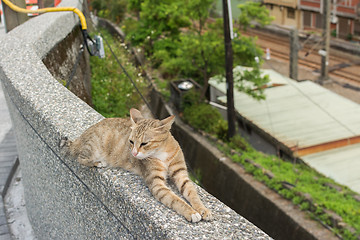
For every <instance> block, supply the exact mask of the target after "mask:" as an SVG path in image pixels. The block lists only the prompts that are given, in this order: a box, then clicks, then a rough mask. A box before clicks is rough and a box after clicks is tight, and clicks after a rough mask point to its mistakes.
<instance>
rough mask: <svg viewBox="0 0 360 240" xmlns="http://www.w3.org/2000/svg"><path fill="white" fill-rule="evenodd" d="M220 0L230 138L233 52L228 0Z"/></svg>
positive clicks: (233, 116)
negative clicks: (221, 3) (221, 5)
mask: <svg viewBox="0 0 360 240" xmlns="http://www.w3.org/2000/svg"><path fill="white" fill-rule="evenodd" d="M222 2H223V18H224V43H225V72H226V100H227V120H228V138H229V139H230V138H232V137H233V136H234V135H235V108H234V78H233V52H232V45H231V36H230V22H229V6H228V0H222ZM231 21H232V20H231Z"/></svg>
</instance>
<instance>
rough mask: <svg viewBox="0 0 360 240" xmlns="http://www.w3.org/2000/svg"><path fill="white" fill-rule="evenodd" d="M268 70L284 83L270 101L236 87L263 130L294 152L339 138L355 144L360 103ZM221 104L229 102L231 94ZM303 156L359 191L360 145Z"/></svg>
mask: <svg viewBox="0 0 360 240" xmlns="http://www.w3.org/2000/svg"><path fill="white" fill-rule="evenodd" d="M242 69H243V68H238V70H237V71H241V70H242ZM234 71H235V69H234ZM264 72H266V73H267V74H269V77H270V79H271V83H280V84H283V85H282V86H278V87H272V88H267V89H265V95H266V100H261V101H257V100H255V99H253V98H252V97H250V96H248V95H246V94H245V93H242V92H238V91H237V90H236V89H234V101H235V108H236V110H237V112H239V114H241V115H242V116H243V117H245V118H247V119H248V120H249V121H251V122H253V123H254V124H255V125H257V126H258V127H259V128H261V129H262V130H263V131H265V132H267V133H268V134H270V135H271V136H273V137H274V138H276V139H277V140H278V141H280V142H282V143H283V144H285V145H286V146H288V147H289V148H290V149H296V148H298V149H301V148H308V147H312V146H317V145H321V144H325V143H332V142H335V143H336V142H337V141H339V140H344V141H345V143H350V142H351V141H350V139H351V138H354V137H357V136H360V105H359V104H357V103H355V102H352V101H351V100H348V99H346V98H344V97H342V96H340V95H338V94H336V93H333V92H331V91H329V90H327V89H325V88H323V87H321V86H319V85H317V84H316V83H313V82H311V81H304V82H296V81H294V80H292V79H289V78H287V77H284V76H282V75H280V74H278V73H276V72H275V71H273V70H264ZM218 80H219V77H214V78H212V79H210V80H209V83H210V85H211V86H213V87H215V88H216V89H218V90H220V91H221V92H223V93H224V95H225V93H226V85H225V83H224V82H221V83H219V81H218ZM218 100H219V101H221V102H224V103H225V102H226V96H221V97H218ZM295 152H296V151H295ZM301 158H302V160H304V161H305V162H306V163H308V164H309V165H310V166H312V167H313V168H315V169H316V170H318V171H319V172H321V173H323V174H324V175H326V176H329V177H331V178H333V179H334V180H335V181H337V182H338V183H341V184H345V185H347V186H349V187H350V188H352V189H353V190H355V191H357V192H360V174H359V172H360V143H356V144H352V145H348V146H342V147H337V148H334V149H331V150H322V151H320V152H317V153H312V154H309V155H305V156H302V157H301Z"/></svg>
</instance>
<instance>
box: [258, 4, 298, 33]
mask: <svg viewBox="0 0 360 240" xmlns="http://www.w3.org/2000/svg"><path fill="white" fill-rule="evenodd" d="M263 3H264V4H265V5H266V7H267V9H268V10H269V12H270V15H271V16H273V17H274V18H275V20H274V21H273V23H274V24H277V25H281V26H286V27H296V28H298V29H302V21H301V11H300V9H299V7H298V0H264V1H263Z"/></svg>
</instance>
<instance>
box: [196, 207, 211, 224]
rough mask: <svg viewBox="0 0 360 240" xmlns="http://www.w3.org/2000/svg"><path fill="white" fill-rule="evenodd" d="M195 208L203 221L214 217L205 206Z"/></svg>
mask: <svg viewBox="0 0 360 240" xmlns="http://www.w3.org/2000/svg"><path fill="white" fill-rule="evenodd" d="M195 210H196V211H197V212H199V213H200V215H201V217H202V219H204V220H205V221H211V220H213V219H214V217H213V215H212V212H211V211H210V210H209V209H207V208H206V207H200V208H199V209H195Z"/></svg>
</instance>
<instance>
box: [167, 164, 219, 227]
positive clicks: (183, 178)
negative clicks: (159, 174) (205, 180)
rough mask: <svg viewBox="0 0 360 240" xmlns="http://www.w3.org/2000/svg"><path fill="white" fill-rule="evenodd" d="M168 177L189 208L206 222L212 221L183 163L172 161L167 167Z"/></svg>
mask: <svg viewBox="0 0 360 240" xmlns="http://www.w3.org/2000/svg"><path fill="white" fill-rule="evenodd" d="M169 176H170V177H171V178H172V179H173V181H174V183H175V184H176V187H177V188H178V189H179V191H180V193H181V194H182V195H183V196H184V197H185V199H186V200H187V201H188V202H189V203H190V204H191V206H192V207H193V208H194V209H195V210H196V211H197V212H199V213H200V214H201V216H202V218H203V219H204V220H206V221H210V220H212V219H213V215H212V213H211V211H210V210H209V209H208V208H206V207H205V206H204V204H203V203H202V201H201V200H200V197H199V195H198V193H197V191H196V188H195V186H194V183H193V182H192V181H191V180H190V178H189V175H188V172H187V168H186V165H185V161H183V160H181V159H180V160H178V161H176V160H174V161H173V162H172V163H171V164H170V165H169Z"/></svg>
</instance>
